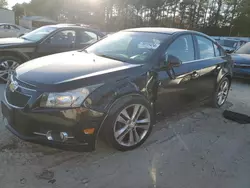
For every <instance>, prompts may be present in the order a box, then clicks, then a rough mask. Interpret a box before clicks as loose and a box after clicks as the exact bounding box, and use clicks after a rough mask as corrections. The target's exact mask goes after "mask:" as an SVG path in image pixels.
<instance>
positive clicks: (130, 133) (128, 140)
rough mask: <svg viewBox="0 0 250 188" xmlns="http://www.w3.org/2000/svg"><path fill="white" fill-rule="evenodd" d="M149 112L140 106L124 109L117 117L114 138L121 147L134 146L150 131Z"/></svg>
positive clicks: (135, 105) (134, 105)
mask: <svg viewBox="0 0 250 188" xmlns="http://www.w3.org/2000/svg"><path fill="white" fill-rule="evenodd" d="M150 124H151V122H150V113H149V110H148V109H147V108H146V107H145V106H143V105H141V104H133V105H130V106H128V107H126V108H124V109H123V110H122V111H121V112H120V114H119V115H118V116H117V119H116V121H115V126H114V137H115V139H116V141H117V142H118V143H119V144H120V145H122V146H127V147H131V146H135V145H136V144H138V143H140V142H141V141H142V140H143V138H145V136H146V135H147V133H148V131H149V129H150Z"/></svg>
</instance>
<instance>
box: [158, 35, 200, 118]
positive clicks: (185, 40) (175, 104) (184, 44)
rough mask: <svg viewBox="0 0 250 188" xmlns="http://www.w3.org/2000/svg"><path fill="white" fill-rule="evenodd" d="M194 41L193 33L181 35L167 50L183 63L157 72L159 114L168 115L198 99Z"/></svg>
mask: <svg viewBox="0 0 250 188" xmlns="http://www.w3.org/2000/svg"><path fill="white" fill-rule="evenodd" d="M193 41H194V40H193V37H192V35H187V34H186V35H182V36H179V37H178V38H177V39H176V40H174V41H173V43H172V44H170V46H169V47H168V48H167V50H166V52H165V53H167V54H168V55H172V56H175V57H176V58H178V59H179V60H181V61H182V65H180V66H179V67H172V68H170V69H169V70H168V71H166V70H160V71H158V72H157V79H158V92H157V99H156V112H157V113H158V114H161V115H163V116H166V115H167V114H169V113H172V112H175V111H176V110H178V109H181V108H182V107H183V106H186V105H188V104H190V103H191V102H193V101H195V100H196V97H195V94H196V89H197V88H195V85H196V83H197V79H198V77H197V75H196V72H195V71H194V70H195V69H194V66H192V63H193V62H194V61H195V59H196V53H195V47H194V42H193Z"/></svg>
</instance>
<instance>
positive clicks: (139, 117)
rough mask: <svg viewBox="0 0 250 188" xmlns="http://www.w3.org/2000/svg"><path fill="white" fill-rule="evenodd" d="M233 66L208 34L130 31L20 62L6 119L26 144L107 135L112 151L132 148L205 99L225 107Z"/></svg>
mask: <svg viewBox="0 0 250 188" xmlns="http://www.w3.org/2000/svg"><path fill="white" fill-rule="evenodd" d="M232 68H233V63H232V60H231V56H230V55H227V54H226V53H225V52H224V50H223V49H222V48H221V47H220V46H218V45H217V43H216V42H215V41H213V40H212V39H211V38H210V37H208V36H206V35H204V34H201V33H198V32H194V31H186V30H178V29H167V28H141V29H140V28H139V29H130V30H125V31H120V32H118V33H116V34H113V35H111V36H109V37H106V38H104V39H102V40H101V41H99V42H97V43H95V44H93V45H91V46H90V47H88V48H87V49H85V50H81V51H74V52H66V53H60V54H56V55H52V56H46V57H43V58H39V59H35V60H32V61H30V62H27V63H25V64H22V65H21V66H19V67H18V68H17V69H16V70H15V71H14V72H13V74H12V75H11V79H10V81H9V83H8V84H7V87H6V91H5V99H4V100H3V101H2V104H1V105H2V113H3V116H4V122H5V123H6V126H7V128H8V129H9V130H10V131H11V132H12V133H14V134H15V135H17V136H18V137H20V138H21V139H24V140H27V141H35V142H39V143H44V144H49V145H50V144H52V145H56V146H69V147H70V148H72V147H73V146H76V147H77V148H81V149H83V148H85V149H94V148H95V141H96V138H97V137H98V135H99V134H102V135H103V136H104V138H105V139H106V140H107V142H108V143H109V144H111V145H112V146H113V147H114V148H116V149H118V150H123V151H125V150H131V149H134V148H136V147H138V146H140V145H141V144H142V143H143V142H144V141H145V140H146V139H147V137H148V136H149V134H150V132H151V130H152V127H153V125H154V123H155V119H156V114H158V113H160V112H161V113H162V114H166V113H168V112H170V111H173V110H177V109H178V108H182V107H184V106H186V105H189V104H190V103H192V102H194V101H196V102H197V101H199V100H204V99H205V98H209V99H210V101H211V105H213V106H214V107H221V106H222V105H223V104H224V103H225V101H226V99H227V95H228V92H229V88H230V84H231V79H232Z"/></svg>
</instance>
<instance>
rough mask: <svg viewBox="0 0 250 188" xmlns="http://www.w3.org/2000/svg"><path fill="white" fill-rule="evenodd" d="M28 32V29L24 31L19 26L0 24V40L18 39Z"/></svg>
mask: <svg viewBox="0 0 250 188" xmlns="http://www.w3.org/2000/svg"><path fill="white" fill-rule="evenodd" d="M28 32H30V30H29V29H25V28H24V27H21V26H19V25H15V24H8V23H0V38H8V37H20V36H22V35H24V34H25V33H28Z"/></svg>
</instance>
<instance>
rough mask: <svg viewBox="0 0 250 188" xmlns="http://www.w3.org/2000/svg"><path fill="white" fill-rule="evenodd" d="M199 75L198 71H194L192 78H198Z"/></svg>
mask: <svg viewBox="0 0 250 188" xmlns="http://www.w3.org/2000/svg"><path fill="white" fill-rule="evenodd" d="M199 76H200V74H199V73H198V72H196V71H195V72H193V73H192V78H198V77H199Z"/></svg>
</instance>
